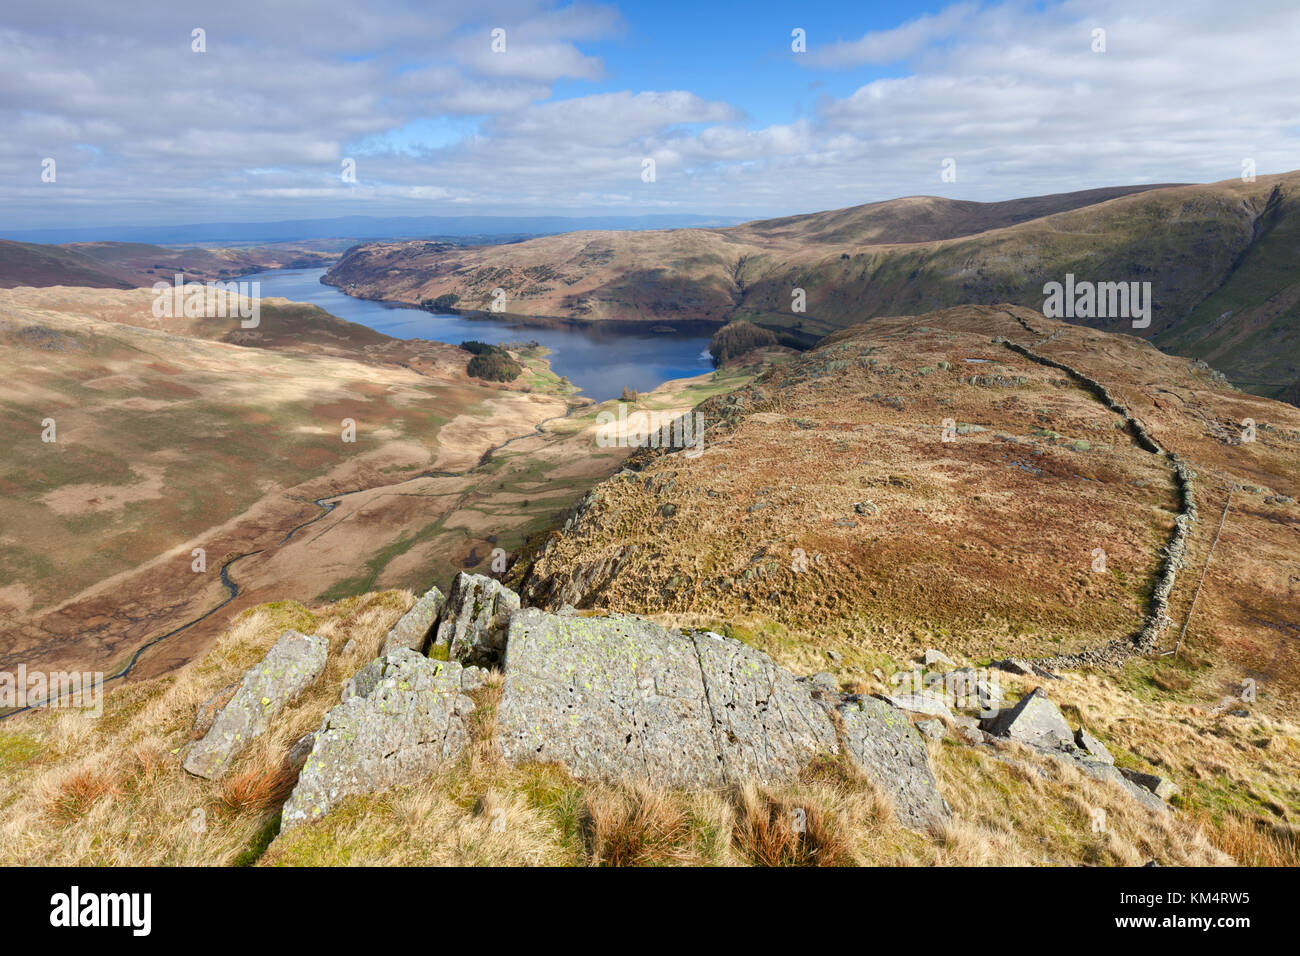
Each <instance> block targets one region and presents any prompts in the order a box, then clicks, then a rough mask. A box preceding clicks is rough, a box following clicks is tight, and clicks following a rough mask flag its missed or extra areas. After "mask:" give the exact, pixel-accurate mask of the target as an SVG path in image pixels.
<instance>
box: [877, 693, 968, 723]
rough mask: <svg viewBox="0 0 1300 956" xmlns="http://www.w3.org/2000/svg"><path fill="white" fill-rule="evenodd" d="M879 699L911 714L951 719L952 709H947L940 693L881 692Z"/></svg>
mask: <svg viewBox="0 0 1300 956" xmlns="http://www.w3.org/2000/svg"><path fill="white" fill-rule="evenodd" d="M880 699H881V700H883V701H884V702H885V703H887V704H889V705H890V706H891V707H897V708H898V709H899V710H906V711H908V712H910V713H913V714H925V715H926V716H927V717H944V718H947V719H949V720H951V719H952V711H951V710H949V709H948V705H947V704H946V703H945V702H944V699H943V695H942V694H881V695H880Z"/></svg>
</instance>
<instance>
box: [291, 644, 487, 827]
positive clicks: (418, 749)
mask: <svg viewBox="0 0 1300 956" xmlns="http://www.w3.org/2000/svg"><path fill="white" fill-rule="evenodd" d="M460 686H461V667H460V665H459V664H457V663H456V662H454V661H450V662H448V661H436V660H431V659H430V658H427V657H424V656H423V655H421V654H418V653H416V652H415V651H412V650H410V649H409V648H405V647H399V648H396V649H395V650H392V651H389V652H388V653H387V654H385V655H384V656H383V657H380V658H377V659H375V660H373V661H371V662H370V663H369V664H367V665H366V666H365V667H364V668H362V669H361V671H360V672H359V673H358V674H357V675H356V677H354V678H353V680H352V681H351V683H350V685H349V688H350V693H349V694H348V696H347V699H346V700H344V701H343V703H341V704H339V705H338V706H337V707H335V708H333V709H332V710H331V711H330V712H329V713H328V714H326V715H325V720H324V721H323V722H322V723H321V728H320V730H318V731H317V732H316V739H315V743H314V745H313V747H312V751H311V755H310V756H309V757H308V758H307V762H306V764H305V765H304V766H303V768H302V773H301V774H300V775H299V777H298V785H297V786H296V787H294V790H293V793H292V794H291V795H290V797H289V801H288V803H286V804H285V806H284V814H283V816H282V818H281V827H282V829H286V830H287V829H289V828H291V827H294V826H297V825H298V824H300V823H304V822H308V821H311V820H315V819H318V818H319V817H321V816H323V815H324V814H325V813H326V812H327V811H328V810H329V809H330V808H331V807H332V806H334V805H335V804H336V803H338V801H340V800H341V799H343V798H344V797H346V796H349V795H352V794H357V793H370V792H374V791H379V790H386V789H388V788H390V787H394V786H398V785H401V784H404V783H412V782H414V781H417V780H420V779H422V778H424V777H426V776H428V775H429V774H430V773H432V772H433V771H434V770H436V769H437V767H438V766H439V765H440V764H442V763H443V762H444V761H447V760H451V759H453V758H455V757H457V756H459V754H460V753H461V752H462V751H463V750H464V749H465V746H466V744H467V743H468V742H469V732H468V730H467V728H466V726H465V718H466V717H468V716H469V715H470V714H472V713H473V711H474V702H473V701H471V700H470V699H469V698H468V697H466V696H465V695H464V694H462V693H461V689H460Z"/></svg>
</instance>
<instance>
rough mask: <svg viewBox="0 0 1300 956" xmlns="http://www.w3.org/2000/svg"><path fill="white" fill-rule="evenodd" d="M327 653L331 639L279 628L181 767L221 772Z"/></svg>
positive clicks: (307, 681)
mask: <svg viewBox="0 0 1300 956" xmlns="http://www.w3.org/2000/svg"><path fill="white" fill-rule="evenodd" d="M328 656H329V642H328V641H327V640H325V638H323V637H317V636H315V635H314V634H310V635H309V634H299V633H298V632H297V631H285V632H284V633H283V634H281V635H280V639H279V640H278V641H276V642H275V646H274V647H272V648H271V650H270V651H268V652H267V655H266V657H264V658H263V659H262V662H261V663H260V664H258V665H256V666H255V667H251V668H249V669H248V670H247V671H246V672H245V673H244V677H243V680H242V681H241V682H240V684H239V689H238V690H236V691H235V693H234V695H233V696H232V697H231V698H230V700H229V702H228V703H227V704H226V705H225V706H224V707H222V708H221V711H220V713H218V714H217V715H216V717H215V718H213V720H212V726H211V727H210V728H209V729H208V731H207V733H206V734H204V736H203V739H202V740H200V741H199V742H198V743H196V744H195V745H194V746H193V747H192V748H190V751H189V753H188V754H186V755H185V762H184V765H183V766H184V767H185V769H186V770H187V771H189V772H190V773H192V774H194V775H195V776H198V777H206V778H207V779H209V780H212V779H215V778H216V777H219V776H221V774H223V773H225V772H226V770H228V769H229V767H230V762H231V761H232V760H233V759H234V758H235V757H236V756H237V755H238V754H239V753H241V752H242V751H243V750H244V748H246V747H247V746H248V745H249V744H250V743H252V742H253V740H254V739H256V738H257V737H259V736H261V735H262V734H263V733H265V732H266V728H267V727H268V726H270V723H271V720H272V718H274V717H275V715H276V714H278V713H279V712H280V711H281V710H283V709H284V705H285V704H287V703H289V701H291V700H293V699H294V698H295V697H297V696H298V695H299V694H301V693H302V692H303V691H304V690H306V689H307V688H308V687H310V686H311V685H312V684H313V683H314V682H315V680H316V678H318V677H319V676H320V674H321V671H323V670H324V669H325V659H326V658H327V657H328Z"/></svg>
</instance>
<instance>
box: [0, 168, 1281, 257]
mask: <svg viewBox="0 0 1300 956" xmlns="http://www.w3.org/2000/svg"><path fill="white" fill-rule="evenodd" d="M1287 172H1290V170H1288V171H1287ZM1191 185H1208V184H1200V183H1188V182H1160V183H1112V184H1107V185H1103V186H1095V187H1087V188H1084V189H1069V190H1061V191H1059V192H1056V193H1038V194H1034V195H1026V196H1008V197H1006V198H1004V199H989V200H954V201H958V202H975V203H981V204H992V203H998V202H1012V201H1015V200H1020V199H1039V198H1043V197H1046V196H1052V195H1068V194H1071V193H1081V192H1091V191H1093V190H1096V189H1132V190H1141V189H1148V188H1149V189H1163V188H1169V187H1174V186H1191ZM948 198H950V197H945V196H935V195H933V194H914V195H909V196H893V197H890V198H888V199H881V200H871V201H869V202H864V203H854V204H852V205H849V206H837V207H832V208H828V209H807V210H799V211H796V212H783V213H777V214H773V215H764V216H755V217H742V216H727V215H720V214H719V215H711V214H708V213H651V214H644V213H639V214H638V213H628V214H622V215H620V214H617V213H610V214H605V215H578V214H573V215H565V214H557V215H545V216H543V215H537V216H523V215H509V214H504V213H503V214H483V215H473V214H467V215H459V216H431V215H430V216H379V215H365V214H353V215H347V216H320V217H311V218H292V219H272V220H230V221H221V222H182V223H122V224H114V225H107V226H80V225H74V226H65V227H43V228H39V229H18V230H5V229H4V228H3V227H2V226H0V240H7V241H10V242H25V243H33V244H43V245H66V244H71V243H83V242H122V243H132V242H135V243H145V244H157V245H176V244H180V243H185V242H200V243H201V242H204V241H208V242H217V243H233V244H244V243H254V242H268V243H280V242H294V241H304V242H305V241H316V240H325V239H364V240H375V239H418V238H423V237H426V236H437V237H441V238H458V237H462V236H506V235H538V236H541V235H552V234H554V233H557V232H576V231H585V230H593V229H594V230H600V229H608V230H614V231H633V230H654V229H684V228H725V227H727V226H735V225H742V224H744V223H747V222H757V221H763V220H766V219H781V218H788V217H792V216H803V215H816V214H818V213H824V212H833V211H836V210H839V209H851V208H856V207H857V206H868V205H874V204H877V203H885V202H891V201H894V200H902V199H948ZM335 224H337V225H338V226H339V227H340V230H342V231H331V230H330V229H329V228H326V227H328V226H332V225H335ZM384 224H387V225H384ZM477 225H482V226H497V227H499V228H498V229H497V230H491V229H475V228H473V227H474V226H477ZM349 226H352V227H355V229H357V230H360V231H349V229H348V228H347V227H349ZM559 226H570V227H571V228H554V227H559ZM529 227H533V228H532V229H530V228H529ZM276 229H279V230H282V231H284V233H285V234H284V235H282V236H275V235H272V234H267V235H257V233H258V232H261V233H271V232H272V231H273V230H276ZM295 230H297V231H295ZM303 230H307V232H306V233H304V232H303ZM182 235H184V236H185V237H186V238H180V236H182Z"/></svg>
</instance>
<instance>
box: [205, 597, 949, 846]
mask: <svg viewBox="0 0 1300 956" xmlns="http://www.w3.org/2000/svg"><path fill="white" fill-rule="evenodd" d="M437 600H438V599H437V598H429V600H427V601H421V602H417V604H416V606H415V607H414V608H412V610H411V611H410V612H408V614H409V615H412V619H411V621H410V622H408V623H407V624H406V625H404V624H403V623H402V622H399V623H398V625H397V627H395V628H394V631H396V632H399V633H400V634H403V635H408V634H410V633H414V632H415V631H419V630H423V631H424V632H425V634H426V635H433V634H436V635H439V636H446V635H449V634H451V633H457V634H462V635H463V634H465V633H466V632H467V630H466V628H464V627H461V626H460V625H461V624H463V623H464V622H466V621H472V620H475V619H478V618H479V617H480V616H481V617H482V620H481V621H480V623H481V624H482V625H484V627H483V628H482V630H481V631H480V632H479V635H480V636H481V637H482V638H483V639H482V640H479V639H474V640H459V641H458V640H455V639H452V640H451V641H450V642H449V643H444V642H440V641H439V640H438V639H436V638H435V639H433V640H432V641H431V648H430V653H432V654H434V655H435V656H434V657H429V656H426V654H425V653H423V651H422V649H421V648H418V647H415V648H413V647H411V646H403V645H402V644H401V643H397V642H393V641H388V642H386V643H385V646H384V648H383V649H382V651H381V655H380V656H379V657H378V658H376V659H375V660H373V661H371V662H370V663H368V664H366V665H365V666H364V667H363V668H361V670H360V671H358V672H357V674H356V675H355V676H354V677H353V678H352V679H351V680H349V681H348V682H347V683H346V684H345V686H344V688H343V691H342V695H341V697H342V699H341V702H340V703H339V704H338V705H337V706H335V707H334V708H332V709H331V710H330V711H329V713H328V714H327V715H326V716H325V719H324V721H323V722H322V724H321V727H320V729H319V730H318V731H317V732H316V734H315V735H314V738H312V739H311V740H310V741H305V742H304V746H306V744H307V743H310V746H311V752H310V754H309V755H308V756H307V757H306V760H305V762H304V765H303V766H302V769H301V772H300V775H299V778H298V782H297V785H296V787H295V788H294V791H293V793H292V795H291V796H290V798H289V801H288V803H287V804H286V805H285V808H284V813H283V817H282V827H283V828H285V829H288V828H292V827H294V826H297V825H300V824H302V823H304V822H310V821H311V820H314V819H318V818H319V817H321V816H322V815H324V814H325V813H327V812H328V811H329V810H330V809H331V808H332V807H334V806H335V805H337V803H338V802H339V801H340V800H342V799H343V798H345V797H347V796H349V795H352V794H359V793H365V792H372V791H379V790H384V789H387V788H390V787H394V786H399V785H401V784H405V783H412V782H415V781H418V780H420V779H422V778H426V777H428V776H429V775H431V774H432V773H434V772H436V771H437V770H438V768H439V767H440V766H445V764H446V763H447V762H448V761H450V760H453V759H454V758H456V757H457V756H459V755H460V754H461V753H462V752H463V751H464V750H465V748H466V747H467V746H468V745H469V743H470V741H471V740H472V739H473V729H472V725H471V718H472V717H473V716H474V714H475V710H476V704H475V701H474V700H473V699H472V698H471V697H470V696H468V694H469V693H471V692H473V691H474V690H476V689H477V688H478V687H480V686H482V683H483V678H484V674H485V672H484V671H483V670H482V669H481V668H479V667H477V666H473V665H472V664H471V665H469V666H465V664H463V663H462V662H461V661H458V660H440V659H438V657H441V656H442V655H443V654H445V653H446V650H447V648H448V647H450V648H451V649H453V650H454V649H458V648H459V649H460V651H459V653H461V654H462V655H463V657H464V660H465V661H466V662H469V661H471V660H475V659H481V657H482V654H483V649H484V648H485V647H486V646H490V647H493V648H495V647H496V646H498V645H499V644H504V662H503V670H504V686H503V690H502V695H501V699H500V704H499V707H498V709H497V731H496V737H495V741H494V743H495V746H496V747H498V748H499V751H500V753H501V755H502V756H503V757H504V759H505V760H507V761H508V762H510V763H512V764H525V763H531V762H543V763H557V764H560V765H562V766H564V767H565V769H566V770H567V771H568V772H569V773H571V774H572V775H573V776H574V777H576V778H578V779H596V780H604V781H609V782H622V781H633V780H651V781H653V782H655V783H658V784H662V785H666V786H670V787H680V788H692V789H695V788H711V787H721V786H727V785H732V784H737V783H740V782H743V781H749V780H752V781H758V782H762V783H779V782H784V781H790V780H792V779H794V778H795V777H797V776H798V774H799V773H800V771H801V770H803V769H804V768H805V767H806V766H807V765H808V764H809V763H811V762H812V761H814V760H815V759H817V758H819V757H824V758H831V759H835V758H840V759H844V760H846V761H848V762H849V763H851V764H852V765H854V766H855V767H856V768H857V769H858V770H859V771H860V772H862V773H864V774H865V775H867V776H868V777H869V778H871V779H872V780H874V781H875V783H876V784H877V785H878V786H879V787H880V788H881V789H882V790H883V791H884V792H885V793H887V794H888V795H889V796H890V797H891V798H892V799H893V802H894V806H895V809H896V812H897V814H898V817H899V819H900V820H901V821H902V822H903V823H904V824H906V825H908V826H912V827H916V828H923V827H927V826H930V825H933V824H936V823H938V822H939V821H941V820H943V819H944V818H946V817H947V816H948V813H949V810H948V806H947V804H946V803H945V802H944V800H943V798H942V797H941V796H940V795H939V791H938V789H937V787H936V784H935V778H934V775H933V774H932V772H931V769H930V765H929V759H928V754H927V751H926V748H925V744H924V741H923V740H922V738H921V736H920V734H918V733H917V731H916V730H914V729H913V728H912V726H911V723H910V722H909V720H908V719H907V717H906V715H905V714H904V713H903V712H902V711H899V710H897V709H895V708H893V707H891V706H890V705H888V704H886V703H884V702H882V701H879V700H875V699H871V698H861V697H857V696H845V695H842V694H840V693H839V692H838V690H837V689H836V687H835V684H834V681H829V682H828V681H824V680H821V679H820V677H824V676H825V675H819V677H817V678H796V677H795V676H794V675H793V674H791V673H790V672H789V671H787V670H785V669H784V668H782V667H779V666H777V665H776V664H775V663H774V662H773V661H772V659H771V658H770V657H768V656H767V655H766V654H764V653H762V652H761V651H758V650H755V649H754V648H752V647H749V646H748V645H746V644H743V643H741V642H739V641H736V640H731V639H729V638H724V637H722V636H720V635H718V634H714V633H712V632H707V631H697V632H683V631H679V630H674V629H668V628H664V627H661V626H659V625H657V624H654V623H653V622H651V621H647V620H644V619H642V618H638V617H634V616H631V615H611V616H608V617H591V616H583V615H580V614H577V613H575V612H573V611H571V610H565V611H561V612H557V613H551V612H547V611H542V610H539V609H537V608H524V609H517V610H508V608H509V607H511V606H512V605H513V606H515V607H517V602H518V597H517V596H516V595H515V594H514V593H513V592H511V591H509V590H508V589H506V588H504V587H502V586H501V585H500V584H499V583H498V582H496V581H494V580H492V579H490V578H485V577H481V576H477V575H466V574H461V575H459V576H458V578H457V580H456V582H455V584H454V585H453V587H452V590H451V597H450V598H449V599H448V600H447V602H446V604H445V606H444V607H443V609H442V611H441V620H440V621H439V622H438V624H437V625H436V626H434V625H432V624H431V623H430V622H429V621H428V619H427V618H428V608H429V606H430V605H431V604H434V603H437ZM489 604H490V605H491V612H490V613H487V614H483V612H484V611H485V609H486V608H487V606H488V605H489ZM498 613H504V614H505V625H506V626H505V630H504V640H503V641H499V640H498V639H497V638H496V637H495V635H494V632H493V629H492V627H491V624H492V621H493V620H494V619H495V618H494V616H495V615H496V614H498ZM444 625H450V626H449V627H444ZM314 640H319V639H318V638H305V637H303V636H302V635H296V634H293V632H289V633H287V634H286V635H285V637H284V638H282V639H281V641H280V643H277V645H276V647H275V648H274V649H273V650H272V652H271V654H270V655H268V658H267V660H268V661H272V659H273V658H274V659H276V660H278V659H279V657H281V656H283V653H284V649H283V648H282V645H284V646H285V647H289V646H296V645H297V644H298V643H301V642H303V641H308V642H310V641H314ZM322 643H323V642H322ZM412 643H414V642H413V641H412ZM394 645H395V646H394ZM322 657H323V654H322ZM318 670H319V669H318ZM266 671H267V665H266V664H265V663H264V664H263V665H261V666H260V667H259V668H254V669H253V671H250V672H249V673H250V674H262V673H264V672H266ZM276 672H277V673H279V671H276ZM294 673H295V674H297V673H298V672H297V671H295V672H294ZM300 683H301V678H300V677H296V676H295V677H293V678H291V680H289V681H286V682H283V683H282V684H280V685H277V686H275V687H268V686H264V685H263V684H262V683H258V684H257V688H256V689H254V690H253V691H250V693H265V694H268V695H272V696H273V697H274V699H275V700H281V699H285V698H287V695H288V694H289V693H290V692H291V689H292V687H296V686H298V685H299V684H300ZM248 686H249V687H251V686H252V685H251V684H250V685H248ZM246 689H247V688H245V690H246ZM245 690H241V691H240V692H239V693H238V694H236V696H235V697H234V698H233V699H232V700H231V701H230V703H229V704H227V705H226V708H225V709H224V710H223V711H222V713H221V714H219V715H218V716H217V718H216V721H215V723H214V731H213V733H215V731H216V729H217V728H219V727H226V726H227V725H228V724H229V725H231V726H233V725H234V723H235V722H236V721H238V722H239V723H240V725H241V726H244V725H246V724H248V721H247V719H246V718H245V717H244V716H243V715H244V713H245V710H246V709H247V708H246V704H247V701H246V700H245V698H246V697H248V694H247V693H245ZM266 713H267V714H269V715H273V713H274V708H271V707H268V708H266ZM268 719H269V718H268ZM263 730H265V721H263V722H262V724H261V725H260V726H259V728H257V732H259V733H260V732H262V731H263ZM209 737H212V733H210V734H209ZM247 737H248V735H245V737H244V739H243V740H242V743H239V742H237V741H235V740H233V739H232V737H231V735H230V734H224V733H223V734H222V735H220V737H219V738H214V739H213V740H208V739H207V738H205V740H204V741H202V742H201V743H200V744H199V745H197V746H196V748H195V750H194V751H193V752H192V753H191V755H190V756H189V757H188V758H187V760H186V767H187V768H189V769H191V771H192V772H198V769H201V767H200V761H199V757H198V756H196V755H199V756H201V758H202V761H205V762H206V763H204V764H203V766H206V765H207V764H208V763H211V764H214V765H228V764H229V761H230V759H231V757H232V756H233V755H234V754H235V753H237V752H238V750H239V749H241V747H242V745H246V743H247ZM196 768H197V769H196Z"/></svg>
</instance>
